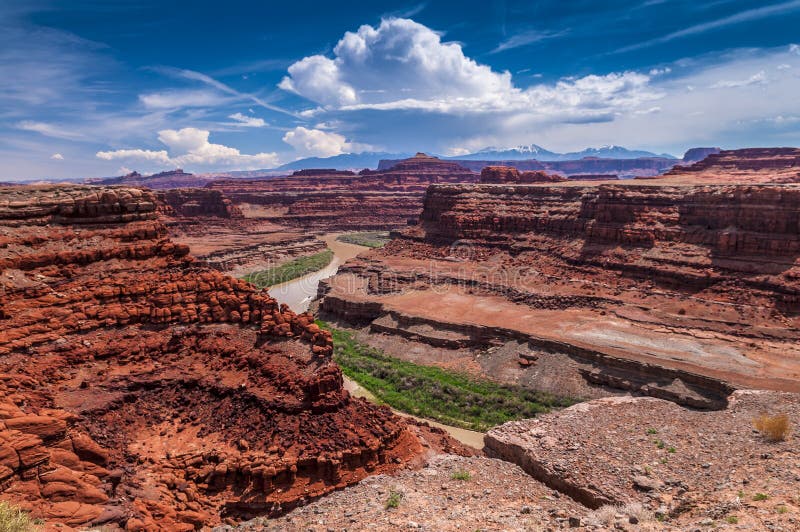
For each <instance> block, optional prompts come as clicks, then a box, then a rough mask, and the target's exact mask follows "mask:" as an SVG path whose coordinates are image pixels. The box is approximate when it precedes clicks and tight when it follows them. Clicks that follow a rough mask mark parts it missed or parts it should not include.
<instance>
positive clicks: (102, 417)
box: [0, 148, 800, 532]
mask: <svg viewBox="0 0 800 532" xmlns="http://www.w3.org/2000/svg"><path fill="white" fill-rule="evenodd" d="M707 150H708V151H703V152H699V153H698V154H696V155H694V156H696V157H700V156H702V155H708V156H707V157H705V158H704V159H702V160H700V161H699V162H693V163H691V164H682V165H679V166H676V167H675V168H673V169H672V170H670V171H668V172H666V173H664V174H663V175H658V176H654V175H649V172H645V173H644V174H643V175H640V176H639V177H640V179H622V180H621V179H618V178H617V176H612V175H607V174H604V173H601V174H594V173H586V174H582V175H577V176H572V178H569V179H567V178H564V177H562V175H559V174H558V173H555V172H553V170H552V169H547V168H531V169H526V168H524V166H513V167H512V166H507V167H504V166H489V167H481V168H480V173H479V172H475V171H471V170H470V169H469V168H468V167H467V166H465V165H462V164H461V163H460V162H457V161H455V162H454V161H448V160H439V159H437V158H435V157H429V156H427V155H425V154H422V153H420V154H417V156H415V157H412V158H410V159H406V160H403V161H399V162H394V163H393V164H392V165H391V167H389V168H385V169H378V170H364V171H361V172H359V173H354V172H350V171H343V170H325V169H306V170H299V171H297V172H295V173H294V174H293V175H291V176H287V177H282V178H270V179H221V180H220V179H217V180H210V181H205V180H204V181H203V183H202V187H200V188H185V187H183V182H182V181H181V180H182V179H183V177H185V176H183V177H181V176H178V177H180V179H177V180H176V181H175V184H180V185H181V186H180V187H179V188H175V187H172V186H170V187H165V188H159V189H156V190H150V189H148V188H143V187H141V186H140V184H139V183H138V181H135V182H134V183H132V184H131V185H129V184H128V183H127V182H125V183H122V184H114V185H64V186H55V185H42V186H13V185H12V186H4V187H3V188H2V189H0V270H1V271H2V273H0V499H2V500H4V501H9V502H11V503H12V504H14V505H15V506H19V507H20V508H22V509H24V510H26V511H29V512H31V514H32V515H33V516H34V517H36V518H41V519H43V520H44V523H45V529H46V530H56V529H58V530H70V527H71V528H74V529H78V530H84V529H88V528H91V527H105V528H104V529H105V530H112V531H113V530H142V531H151V530H153V531H155V530H187V531H188V530H208V529H211V528H212V527H214V530H218V531H220V532H221V531H232V530H320V531H327V530H330V529H334V530H340V529H347V530H374V529H376V527H378V529H387V530H401V529H430V530H460V529H465V527H467V529H476V528H478V529H492V530H494V529H498V530H501V529H533V530H542V529H553V530H555V529H565V528H577V529H585V530H611V529H616V530H696V529H700V530H704V529H706V528H710V527H725V526H727V525H731V526H733V523H734V520H736V523H738V525H740V526H741V528H748V527H749V529H759V530H760V529H773V530H778V529H784V530H791V529H793V527H796V526H797V523H798V519H800V498H798V497H797V493H796V483H797V481H798V478H800V477H798V475H799V474H800V461H798V457H797V453H796V452H795V450H794V447H795V443H796V438H797V437H798V436H800V433H798V430H797V427H798V422H800V417H799V416H800V400H799V399H798V397H800V395H798V393H800V384H799V383H800V348H798V345H800V342H798V340H800V338H799V336H800V333H798V331H800V259H799V257H800V177H799V176H798V170H800V166H799V165H798V163H799V162H800V157H798V153H800V150H795V149H789V148H770V149H760V148H759V149H748V150H734V151H719V152H717V150H714V149H707ZM690 159H691V157H690V154H689V153H687V156H686V161H687V162H689V160H690ZM469 162H470V163H472V162H474V161H469ZM517 162H519V161H517ZM674 162H675V161H673V163H674ZM186 175H189V176H191V174H186ZM134 177H135V176H134ZM162 177H163V178H165V179H167V180H169V179H173V178H175V175H171V176H160V177H158V180H160V179H161V178H162ZM156 182H158V181H156ZM164 183H165V184H166V183H167V182H166V181H164ZM132 185H135V186H132ZM192 186H195V185H192ZM368 229H369V230H391V231H392V233H391V237H392V238H391V241H390V242H389V243H388V244H386V245H385V246H384V247H382V248H377V249H372V250H366V249H365V250H364V251H362V252H361V253H360V254H358V255H357V256H355V257H353V258H351V259H350V260H348V261H347V262H346V263H344V264H341V265H339V264H338V263H337V264H336V266H338V272H337V273H336V274H335V275H334V276H333V277H330V278H327V279H323V280H322V281H321V282H320V283H319V289H318V300H317V301H315V302H313V303H312V306H311V312H308V313H306V312H304V313H297V312H293V311H292V310H291V309H290V308H288V307H287V306H286V305H282V304H281V303H280V302H279V301H277V300H276V299H275V298H273V297H271V296H270V293H272V292H267V291H266V290H264V291H259V290H256V289H255V288H254V287H253V286H252V285H250V284H249V283H247V282H245V281H244V280H242V279H241V278H240V277H242V276H243V275H244V274H246V273H249V272H252V271H255V270H258V269H261V268H264V267H266V266H268V265H274V264H282V263H284V262H286V261H288V260H291V259H293V258H296V257H303V256H307V255H311V254H314V253H318V252H319V251H321V250H323V249H325V247H326V245H328V243H329V242H330V241H331V239H334V238H335V236H336V234H338V233H339V232H348V231H361V230H368ZM335 271H336V267H333V268H332V269H331V273H333V272H335ZM317 316H319V317H321V318H323V319H325V320H326V321H327V322H329V323H331V324H333V325H334V326H335V327H337V328H339V329H340V330H345V331H348V332H349V333H351V334H353V335H354V338H356V339H357V340H358V341H359V342H361V343H363V344H364V345H366V346H369V347H372V348H374V349H377V350H378V351H379V352H381V353H382V354H383V355H387V356H391V357H395V358H397V359H401V360H404V361H409V362H414V363H417V364H421V365H423V366H436V367H440V368H444V369H447V370H453V371H457V372H466V373H468V374H470V375H472V376H474V377H477V378H483V379H490V380H493V381H495V382H499V383H504V384H508V385H513V386H519V387H522V388H525V389H529V390H536V391H540V392H546V393H549V394H552V395H553V396H557V397H566V398H570V399H572V400H574V401H577V404H574V406H570V407H567V408H563V409H561V408H557V409H554V410H553V411H551V412H549V413H546V414H541V415H537V417H536V418H534V419H526V420H518V421H511V422H508V423H505V424H502V425H499V426H496V427H494V428H493V429H491V430H490V431H489V432H488V433H486V434H485V437H484V445H485V446H484V448H483V450H482V451H478V450H476V449H473V448H470V447H468V446H465V445H463V444H461V443H459V442H458V441H456V440H454V439H453V438H452V437H450V436H448V433H447V432H445V431H444V430H442V429H438V428H435V427H433V426H431V425H429V424H427V423H425V422H424V421H419V420H416V419H414V418H410V417H405V416H399V415H397V414H395V413H393V412H392V411H391V410H390V409H389V408H387V407H386V406H377V405H375V404H373V403H371V402H368V401H367V400H365V399H362V398H356V397H355V396H353V395H351V393H350V392H348V391H347V388H346V385H345V380H344V378H343V375H342V372H341V370H340V369H339V367H338V366H337V364H336V363H335V362H334V361H333V359H332V353H333V343H332V337H331V334H330V333H329V332H328V331H327V330H325V329H322V328H320V327H319V326H318V324H317V323H315V321H314V319H315V317H317ZM337 345H338V344H337ZM349 386H350V389H353V388H352V383H351V384H350V385H349ZM568 404H571V403H568ZM764 414H780V415H786V416H787V419H788V420H789V424H788V428H787V430H786V434H785V435H784V438H783V439H781V440H777V441H772V440H770V439H769V438H767V437H766V436H765V435H764V434H763V433H762V432H759V431H757V430H755V429H754V420H756V419H757V418H758V417H759V416H761V415H764ZM388 500H396V501H397V502H396V504H394V503H392V505H390V504H389V503H388V502H387V501H388ZM734 528H735V527H734Z"/></svg>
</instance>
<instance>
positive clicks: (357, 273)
mask: <svg viewBox="0 0 800 532" xmlns="http://www.w3.org/2000/svg"><path fill="white" fill-rule="evenodd" d="M799 229H800V187H797V186H789V185H782V186H775V185H725V186H721V185H708V186H702V185H692V186H688V185H687V186H677V185H667V184H664V185H661V184H658V185H644V184H642V183H641V182H636V183H634V182H628V183H620V184H602V185H595V186H588V185H580V184H579V183H565V184H563V185H484V184H479V185H442V184H439V185H433V186H431V187H430V188H429V190H428V194H427V196H426V199H425V207H424V211H423V214H422V216H421V219H420V223H419V225H418V226H416V227H412V228H408V229H406V230H405V231H403V232H402V233H397V234H396V235H395V236H396V238H395V239H394V240H393V241H392V242H390V243H389V244H388V245H387V246H386V247H384V248H383V249H381V250H378V251H373V252H370V253H369V254H365V255H361V256H360V257H358V258H357V259H355V260H353V261H351V262H349V263H348V264H347V265H345V267H344V268H342V269H341V270H340V273H339V274H338V275H337V276H336V277H334V278H333V279H331V280H329V281H328V282H326V283H324V284H323V287H322V290H321V294H322V295H324V299H323V301H322V303H321V309H322V310H323V311H324V312H326V313H327V314H328V315H329V316H331V317H333V318H339V319H343V320H345V321H347V322H351V323H355V324H361V325H363V324H368V326H369V330H371V331H373V332H376V333H381V334H383V335H387V334H391V335H392V336H393V337H394V338H395V340H394V341H393V342H390V341H388V340H386V339H385V337H379V335H374V342H376V343H378V344H380V347H381V348H383V349H385V350H389V351H392V352H393V353H394V354H395V355H396V356H401V357H403V356H409V355H405V354H404V353H419V352H421V351H419V350H415V349H412V347H411V346H413V345H415V344H419V343H424V344H427V345H429V346H431V347H430V349H429V351H427V352H426V355H424V356H422V355H414V357H416V358H415V361H422V362H425V363H432V364H443V365H448V366H450V365H458V366H459V367H464V368H468V369H470V370H472V371H475V372H477V373H479V374H483V375H486V376H491V377H493V378H497V379H500V380H505V381H508V382H513V383H521V384H524V385H529V386H531V387H534V388H538V389H543V390H546V391H550V392H552V393H565V392H566V393H569V394H571V395H575V396H579V397H594V396H597V394H603V393H615V392H614V390H623V391H626V392H634V393H642V394H645V395H651V396H655V397H661V398H666V399H671V400H673V401H676V402H679V403H681V404H685V405H689V406H693V407H701V408H720V407H721V406H722V405H724V404H725V400H726V397H727V395H728V394H729V393H730V392H731V390H732V388H733V387H738V386H742V387H759V388H771V389H777V390H786V391H800V384H798V383H800V350H799V349H798V347H797V346H798V343H797V342H798V340H800V336H799V335H798V330H799V326H800V259H799V257H800V231H799Z"/></svg>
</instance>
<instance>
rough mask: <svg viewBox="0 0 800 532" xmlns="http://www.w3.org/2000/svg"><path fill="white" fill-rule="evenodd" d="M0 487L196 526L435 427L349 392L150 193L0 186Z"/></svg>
mask: <svg viewBox="0 0 800 532" xmlns="http://www.w3.org/2000/svg"><path fill="white" fill-rule="evenodd" d="M0 270H1V271H2V274H0V499H3V500H8V501H10V502H11V503H13V504H15V505H18V506H20V507H21V508H23V509H25V510H29V511H31V512H32V514H33V516H34V517H41V518H44V519H46V520H47V522H48V525H52V524H55V523H62V524H65V525H69V526H75V527H88V526H100V525H104V524H107V525H111V524H115V525H118V526H121V527H123V528H126V529H127V530H194V529H199V528H201V527H203V526H209V525H214V524H219V523H221V522H223V521H227V522H231V523H232V522H235V520H236V519H239V518H241V517H248V516H252V515H263V514H276V513H281V512H283V511H285V510H286V509H288V508H291V507H292V506H295V505H298V504H304V503H305V502H307V501H309V500H311V499H313V498H314V497H318V496H320V495H322V494H324V493H327V492H329V491H331V490H333V489H336V488H340V487H343V486H345V485H348V484H351V483H354V482H357V481H358V480H360V479H362V478H364V477H365V476H366V475H369V474H372V473H378V472H386V471H392V470H395V469H397V468H398V467H403V466H405V465H407V464H408V463H410V462H412V461H413V460H415V459H416V457H417V456H419V455H421V454H422V452H423V443H424V445H426V446H427V445H433V447H434V448H437V445H438V446H439V447H438V448H440V449H447V448H450V443H449V442H450V440H448V439H447V438H446V437H444V436H443V435H442V433H440V432H437V431H435V430H434V429H427V428H424V427H417V426H415V425H410V424H409V423H407V422H405V421H403V420H400V419H398V418H397V417H395V416H394V415H393V414H392V413H391V412H390V411H389V410H388V409H386V408H378V407H375V406H373V405H371V404H369V403H367V402H365V401H363V400H354V399H352V398H351V397H350V396H349V394H348V393H347V392H346V391H344V390H343V388H342V375H341V372H340V370H339V368H338V367H337V366H336V365H335V364H334V363H333V362H332V361H331V351H332V342H331V337H330V334H329V333H328V332H326V331H323V330H320V329H319V328H318V327H317V326H316V325H315V324H314V322H313V317H312V316H311V315H310V314H302V315H296V314H295V313H293V312H291V311H290V310H288V309H286V308H285V307H280V306H279V305H278V304H277V302H276V301H275V300H273V299H271V298H270V297H268V296H267V295H266V293H264V292H258V291H256V290H254V288H253V287H252V285H250V284H248V283H246V282H244V281H242V280H238V279H234V278H231V277H228V276H225V275H223V274H221V273H220V272H218V271H215V270H213V269H209V268H208V267H205V266H203V265H201V264H199V263H197V261H195V260H194V258H193V257H192V256H190V255H189V254H188V247H187V246H185V245H182V244H176V243H174V242H172V241H171V240H170V239H169V238H168V236H167V229H166V228H165V226H164V225H163V224H162V223H161V222H160V221H159V219H158V213H157V197H156V195H155V194H154V193H152V192H149V191H143V190H140V189H133V188H119V187H90V186H64V187H60V186H47V187H8V188H4V189H3V190H2V192H0Z"/></svg>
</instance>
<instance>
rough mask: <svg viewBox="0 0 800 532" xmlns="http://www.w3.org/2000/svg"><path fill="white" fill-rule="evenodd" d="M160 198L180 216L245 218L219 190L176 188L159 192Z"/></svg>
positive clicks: (173, 212) (172, 211)
mask: <svg viewBox="0 0 800 532" xmlns="http://www.w3.org/2000/svg"><path fill="white" fill-rule="evenodd" d="M158 198H159V200H161V201H162V202H163V203H165V204H166V205H168V206H169V208H170V210H171V213H172V214H176V215H178V216H186V217H198V216H199V217H206V216H213V217H216V218H244V215H243V214H242V211H241V210H239V208H238V207H236V206H235V205H234V204H233V203H232V202H231V200H230V199H228V198H227V197H225V195H224V194H223V193H222V192H220V191H218V190H209V189H206V188H174V189H169V190H165V191H163V192H159V193H158Z"/></svg>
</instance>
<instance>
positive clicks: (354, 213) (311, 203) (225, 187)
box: [208, 154, 478, 230]
mask: <svg viewBox="0 0 800 532" xmlns="http://www.w3.org/2000/svg"><path fill="white" fill-rule="evenodd" d="M477 180H478V174H475V173H473V172H470V171H469V170H467V169H465V168H463V167H460V166H459V165H457V164H455V163H452V162H449V161H441V160H439V159H437V158H435V157H430V156H427V155H425V154H418V155H417V156H416V157H412V158H410V159H407V160H405V161H400V162H399V163H398V164H397V165H395V166H394V167H393V168H390V169H388V170H385V171H371V170H365V171H362V172H360V173H359V174H353V173H352V172H346V171H333V172H326V171H320V170H311V171H300V172H295V174H294V175H292V176H289V177H285V178H273V179H254V180H244V179H236V180H233V179H230V180H219V181H215V182H213V183H211V184H209V185H208V187H209V188H212V189H214V190H219V191H222V192H223V193H224V194H225V195H226V196H227V197H229V198H231V200H233V201H234V203H236V204H237V205H243V208H244V209H245V210H247V209H250V210H252V211H254V212H258V214H259V216H262V217H264V218H265V219H268V220H270V221H273V222H276V223H281V224H288V225H290V226H294V227H303V228H304V229H309V228H310V229H316V230H359V229H365V230H366V229H394V228H401V227H405V226H406V225H407V224H408V222H409V220H415V219H416V218H417V217H418V216H419V213H420V210H421V208H422V198H423V196H424V193H425V189H426V188H427V187H428V185H430V184H431V183H462V182H476V181H477Z"/></svg>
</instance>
